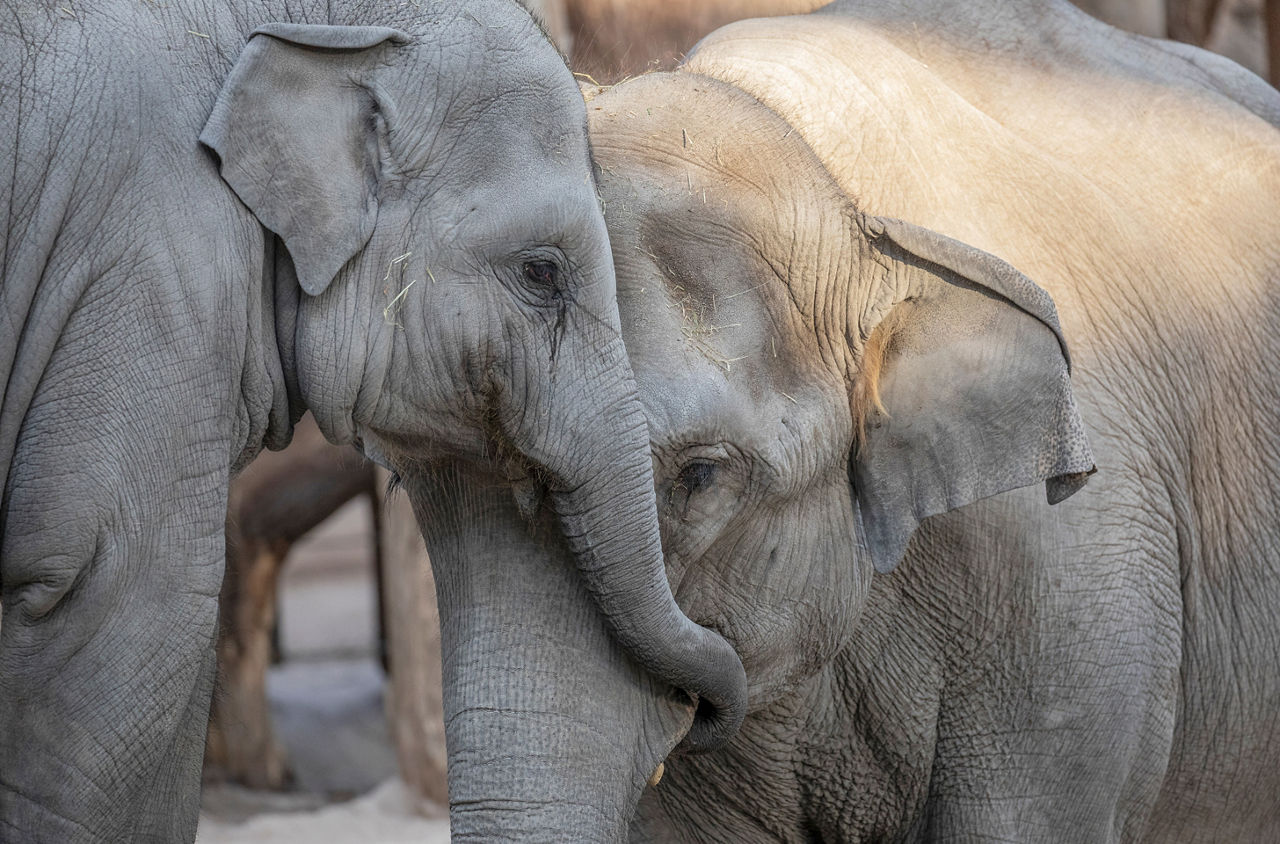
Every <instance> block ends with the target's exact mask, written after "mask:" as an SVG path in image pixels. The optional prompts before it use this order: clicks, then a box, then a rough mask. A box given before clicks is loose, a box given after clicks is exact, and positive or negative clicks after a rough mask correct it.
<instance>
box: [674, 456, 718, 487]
mask: <svg viewBox="0 0 1280 844" xmlns="http://www.w3.org/2000/svg"><path fill="white" fill-rule="evenodd" d="M715 475H716V466H715V464H714V463H708V462H706V461H705V460H697V461H694V462H693V463H689V464H687V465H686V466H685V467H684V468H683V469H681V470H680V475H679V476H678V477H677V478H676V484H677V485H678V486H679V487H680V488H681V489H683V490H684V491H685V492H687V493H689V494H693V493H695V492H697V491H698V490H700V489H702V488H703V487H706V486H710V485H711V481H712V479H713V478H715Z"/></svg>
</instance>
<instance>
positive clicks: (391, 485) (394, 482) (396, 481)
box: [384, 471, 404, 498]
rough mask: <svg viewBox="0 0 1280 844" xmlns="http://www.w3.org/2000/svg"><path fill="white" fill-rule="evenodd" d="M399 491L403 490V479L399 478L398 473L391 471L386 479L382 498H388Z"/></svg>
mask: <svg viewBox="0 0 1280 844" xmlns="http://www.w3.org/2000/svg"><path fill="white" fill-rule="evenodd" d="M400 489H404V482H403V479H402V478H401V477H400V473H399V472H394V471H393V472H392V473H391V475H390V476H389V477H388V478H387V489H386V492H385V494H384V497H385V498H390V497H391V496H392V495H394V494H395V492H396V490H400Z"/></svg>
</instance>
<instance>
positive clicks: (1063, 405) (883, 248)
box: [850, 218, 1094, 572]
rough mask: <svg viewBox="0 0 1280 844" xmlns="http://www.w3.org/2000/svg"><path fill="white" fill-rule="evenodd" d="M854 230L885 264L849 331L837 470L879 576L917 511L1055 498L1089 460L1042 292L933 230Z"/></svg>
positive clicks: (896, 223) (899, 550) (900, 548)
mask: <svg viewBox="0 0 1280 844" xmlns="http://www.w3.org/2000/svg"><path fill="white" fill-rule="evenodd" d="M862 224H863V228H864V232H865V234H866V235H867V236H868V239H869V240H870V243H871V248H872V249H873V250H875V251H877V252H879V253H880V254H879V255H878V256H877V260H876V263H877V265H879V266H882V267H887V271H886V272H885V273H884V281H883V282H882V286H881V289H880V290H879V291H878V294H873V297H872V300H871V301H872V302H873V303H875V304H873V307H872V308H870V309H869V310H871V311H874V313H875V314H876V315H875V316H872V317H870V318H869V319H865V320H863V323H864V324H862V325H860V326H859V327H858V332H859V335H860V336H861V337H865V340H864V341H863V342H862V343H861V345H862V364H861V367H860V373H859V376H858V381H857V383H856V385H855V388H854V396H853V400H852V403H853V411H854V417H855V420H856V423H857V425H858V427H859V432H858V447H857V450H856V451H855V453H854V455H853V456H852V457H851V460H850V477H851V481H852V483H853V488H854V490H853V491H854V498H855V501H856V503H857V506H858V511H859V514H860V517H861V521H862V530H863V537H864V541H865V542H866V544H867V550H868V551H869V552H870V555H871V559H872V562H873V563H874V565H875V568H876V571H879V572H887V571H891V570H892V569H893V567H894V566H896V565H897V564H898V561H899V560H901V559H902V556H903V554H904V552H905V551H906V546H907V542H908V541H909V540H910V539H911V536H912V534H913V533H914V532H915V530H916V527H917V526H918V525H919V523H920V521H921V520H922V519H924V518H926V517H928V516H933V515H936V514H939V513H945V512H947V511H949V510H954V509H956V508H957V507H963V506H964V505H966V504H969V503H971V502H973V501H977V500H979V499H982V498H986V497H988V496H991V495H996V494H998V493H1001V492H1006V491H1008V490H1012V489H1018V488H1020V487H1025V486H1030V485H1032V484H1034V483H1037V482H1040V481H1045V482H1046V490H1047V493H1048V500H1049V503H1050V504H1056V503H1058V502H1059V501H1062V500H1063V499H1065V498H1067V497H1068V496H1069V495H1071V494H1072V493H1074V492H1076V491H1077V490H1079V489H1080V488H1081V487H1082V486H1083V485H1084V482H1085V480H1086V478H1087V477H1088V476H1089V475H1090V474H1092V473H1093V471H1094V464H1093V455H1092V452H1091V451H1090V449H1089V441H1088V438H1087V437H1086V436H1085V431H1084V426H1083V424H1082V423H1081V420H1080V414H1079V411H1078V410H1077V409H1076V403H1075V398H1074V396H1073V395H1072V392H1071V379H1070V357H1069V356H1068V352H1067V344H1066V341H1065V340H1064V339H1063V336H1062V329H1061V327H1060V326H1059V324H1058V314H1057V310H1056V308H1055V307H1054V304H1053V300H1052V299H1051V298H1050V297H1049V294H1048V293H1047V292H1045V290H1043V289H1042V288H1040V287H1039V286H1037V285H1036V284H1035V283H1034V282H1032V281H1031V280H1030V279H1029V278H1027V277H1026V276H1024V275H1022V274H1021V273H1020V272H1018V271H1017V270H1015V269H1014V268H1013V267H1011V266H1009V265H1008V264H1006V263H1005V262H1004V261H1001V260H1000V259H999V258H996V257H995V256H993V255H990V254H987V253H985V252H982V251H980V250H977V249H974V248H973V247H971V246H967V245H965V244H963V243H960V242H958V241H955V240H952V239H950V238H947V237H944V236H942V235H940V234H938V233H936V232H932V231H929V230H927V229H923V228H920V227H919V226H913V225H910V224H908V223H904V222H902V221H900V220H892V219H887V218H863V220H862ZM866 323H871V324H870V325H868V324H866ZM850 339H851V340H853V339H854V338H852V337H851V338H850Z"/></svg>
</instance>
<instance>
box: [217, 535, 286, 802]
mask: <svg viewBox="0 0 1280 844" xmlns="http://www.w3.org/2000/svg"><path fill="white" fill-rule="evenodd" d="M234 535H235V531H234V529H229V530H228V539H229V544H231V541H232V538H233V537H234ZM288 551H289V544H288V543H283V542H276V543H259V542H246V543H237V547H235V548H234V549H231V548H229V549H228V553H227V574H226V578H225V580H224V582H223V589H222V600H221V609H222V625H221V627H222V629H221V631H220V635H219V637H218V694H217V696H216V697H215V698H214V702H213V713H212V716H211V717H210V720H209V740H208V743H207V746H206V750H205V768H206V770H207V771H210V772H213V773H214V774H215V775H217V776H222V777H225V778H226V779H229V780H231V781H233V782H238V783H241V784H243V785H247V786H249V787H250V788H259V789H280V788H284V787H286V786H287V785H289V783H290V781H291V779H292V777H291V774H290V771H289V768H288V762H287V759H286V756H285V752H284V749H283V748H282V747H281V746H280V744H279V742H277V741H276V739H275V736H274V735H273V733H272V729H271V707H270V704H269V703H268V701H267V682H266V681H267V669H268V668H269V667H270V664H271V655H272V642H271V636H272V630H273V629H274V627H275V621H276V598H277V592H278V588H277V587H278V584H279V579H280V570H281V568H282V566H283V564H284V558H285V555H286V554H287V553H288Z"/></svg>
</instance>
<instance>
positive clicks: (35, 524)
mask: <svg viewBox="0 0 1280 844" xmlns="http://www.w3.org/2000/svg"><path fill="white" fill-rule="evenodd" d="M29 427H30V426H29ZM34 427H35V430H36V431H37V432H38V431H39V428H40V426H38V425H37V426H34ZM60 433H65V432H60ZM72 433H77V432H72ZM36 439H37V438H35V437H32V438H31V440H28V441H26V442H20V444H19V449H18V455H17V459H16V460H15V461H14V467H15V471H14V472H13V473H12V475H11V483H12V485H11V490H12V492H11V495H10V496H9V500H8V507H7V514H6V515H7V524H6V529H5V533H4V537H3V556H2V563H3V565H2V567H0V576H2V581H3V586H2V588H0V594H2V595H3V598H2V600H3V602H4V606H5V618H4V626H3V629H2V630H0V713H3V717H0V841H5V842H6V844H8V842H15V844H17V843H18V842H41V841H49V842H59V844H63V843H64V842H66V843H67V844H72V843H73V842H89V841H93V842H97V841H104V842H105V841H112V842H114V841H157V842H161V841H163V842H171V841H189V840H191V839H192V838H193V837H194V834H195V827H196V822H197V817H198V813H199V804H200V769H201V750H202V748H203V746H204V735H205V725H206V723H207V721H208V714H209V701H210V696H211V694H212V691H213V681H214V667H215V666H214V649H213V646H214V638H215V634H216V630H217V613H218V603H217V596H218V588H219V581H220V579H221V575H222V543H223V537H222V530H221V527H222V525H221V522H222V519H221V517H220V510H221V508H222V506H223V504H222V502H223V498H222V493H221V492H220V491H219V487H222V486H223V485H225V483H226V471H227V470H226V450H225V447H223V448H220V449H218V450H217V451H218V452H219V455H218V456H220V457H221V458H222V460H221V462H222V468H221V469H220V470H217V469H210V468H208V467H206V468H205V470H204V471H200V470H199V469H197V470H196V471H195V472H194V473H193V474H192V475H190V476H189V477H187V478H186V479H185V480H183V481H180V482H177V483H173V484H168V483H152V484H150V485H148V484H144V483H133V482H130V480H129V476H130V474H132V471H133V470H132V468H131V467H132V466H133V465H136V464H131V463H130V462H129V461H123V462H113V463H103V462H97V463H94V464H93V466H92V467H88V466H86V465H85V461H84V459H83V457H82V456H81V454H82V452H81V451H80V449H79V448H78V447H77V446H73V445H71V444H70V443H71V442H75V440H74V437H72V438H65V437H64V438H63V439H62V441H61V442H59V441H57V440H53V439H50V438H39V442H40V445H36V444H35V442H34V440H36ZM79 442H85V441H84V440H80V441H79ZM99 444H100V445H101V446H102V447H103V448H109V447H110V444H109V443H99ZM147 445H148V446H151V447H155V445H156V441H155V440H151V441H149V442H147ZM168 445H169V444H166V447H162V448H161V449H160V450H161V451H163V452H169V448H168V447H167V446H168ZM181 448H183V449H185V448H198V446H197V445H196V444H194V443H185V444H181ZM83 453H88V454H92V453H93V450H92V449H89V450H88V451H86V452H83ZM150 469H151V470H152V476H153V477H158V476H161V475H162V474H163V472H162V471H161V469H160V467H155V466H152V467H150ZM99 473H101V474H99Z"/></svg>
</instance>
